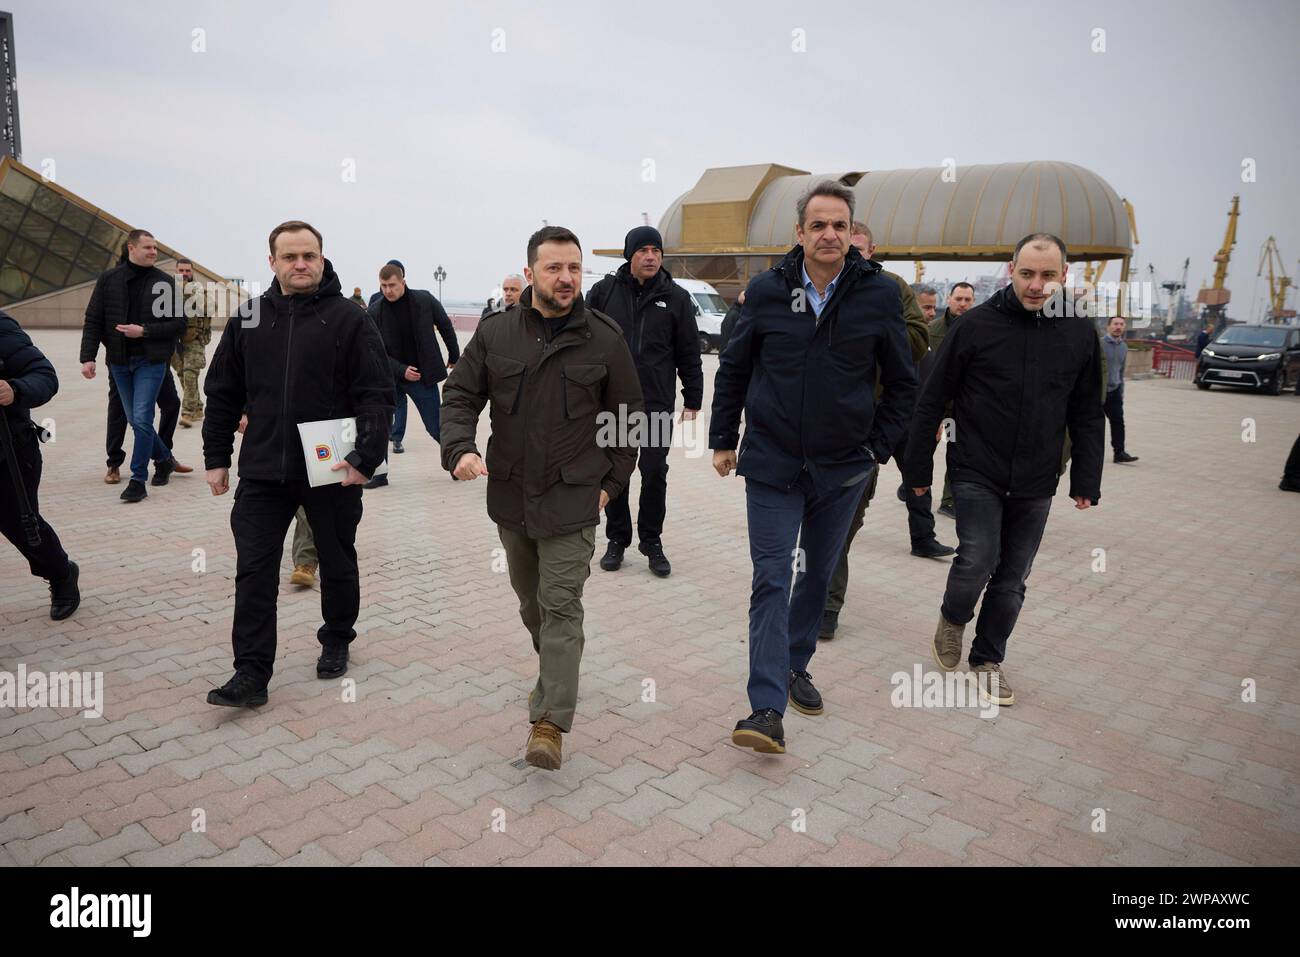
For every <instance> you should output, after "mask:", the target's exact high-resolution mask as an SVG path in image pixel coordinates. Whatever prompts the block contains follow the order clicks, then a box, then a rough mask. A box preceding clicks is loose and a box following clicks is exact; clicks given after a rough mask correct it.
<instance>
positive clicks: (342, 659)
mask: <svg viewBox="0 0 1300 957" xmlns="http://www.w3.org/2000/svg"><path fill="white" fill-rule="evenodd" d="M347 673H348V646H347V645H338V646H336V647H332V648H323V649H321V653H320V657H319V658H317V659H316V677H317V678H341V677H343V676H344V675H345V674H347Z"/></svg>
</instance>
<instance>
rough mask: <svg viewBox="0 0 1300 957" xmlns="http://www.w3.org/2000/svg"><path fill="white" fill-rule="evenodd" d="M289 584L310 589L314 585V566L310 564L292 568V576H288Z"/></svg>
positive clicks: (305, 563) (306, 563)
mask: <svg viewBox="0 0 1300 957" xmlns="http://www.w3.org/2000/svg"><path fill="white" fill-rule="evenodd" d="M289 584H291V585H302V586H303V587H304V588H310V587H311V586H312V585H314V584H316V566H315V565H313V564H311V563H310V562H304V563H303V564H301V565H296V566H294V569H293V574H292V575H290V576H289Z"/></svg>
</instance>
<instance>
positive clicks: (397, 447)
mask: <svg viewBox="0 0 1300 957" xmlns="http://www.w3.org/2000/svg"><path fill="white" fill-rule="evenodd" d="M405 451H406V449H404V448H403V447H402V443H401V442H394V443H393V454H394V455H401V454H402V453H403V452H405Z"/></svg>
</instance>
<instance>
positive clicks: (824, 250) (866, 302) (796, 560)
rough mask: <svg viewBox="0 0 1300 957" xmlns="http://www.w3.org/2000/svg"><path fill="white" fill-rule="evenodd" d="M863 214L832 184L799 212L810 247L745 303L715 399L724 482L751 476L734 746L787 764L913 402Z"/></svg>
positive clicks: (849, 194)
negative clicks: (857, 543) (745, 638)
mask: <svg viewBox="0 0 1300 957" xmlns="http://www.w3.org/2000/svg"><path fill="white" fill-rule="evenodd" d="M853 204H854V194H853V191H852V190H851V189H849V188H848V187H846V186H844V185H842V184H840V183H838V182H834V181H825V182H821V183H818V184H816V185H815V186H813V188H812V189H810V190H809V191H808V192H807V193H806V194H805V195H804V196H803V197H801V198H800V200H799V202H798V204H797V205H796V207H795V211H796V213H797V217H798V226H797V227H796V235H797V237H798V240H799V245H797V246H795V247H794V248H793V249H792V250H790V252H789V253H788V254H787V255H786V257H785V258H784V259H783V260H782V261H781V263H780V264H779V265H777V266H776V267H775V268H773V269H771V270H769V271H767V272H765V273H763V274H761V275H759V276H756V277H755V278H754V279H753V281H752V282H750V284H749V286H748V288H747V289H746V290H745V304H744V307H743V308H742V309H741V312H740V318H739V320H738V321H737V322H736V328H735V331H734V332H733V333H732V336H731V339H730V341H729V342H728V343H727V347H726V349H725V350H724V351H723V353H722V356H721V358H720V360H719V365H718V373H717V376H716V378H715V380H714V386H713V392H714V395H713V416H712V420H711V424H710V429H709V447H710V448H712V449H713V450H714V453H713V467H714V468H715V469H716V470H717V472H718V474H719V475H721V476H724V477H725V476H726V475H728V474H729V473H730V472H731V471H732V470H733V469H735V471H736V474H737V475H743V476H744V477H745V498H746V503H747V509H748V514H749V551H750V558H751V560H752V561H753V564H754V578H753V590H752V592H751V595H750V603H749V701H750V706H751V707H752V708H753V714H751V715H750V716H749V717H748V718H746V719H745V720H743V721H741V722H740V723H739V724H737V725H736V730H735V731H734V732H733V733H732V736H731V740H732V742H733V743H734V744H737V745H739V746H742V747H750V748H753V749H754V750H756V751H762V752H765V753H771V754H781V753H784V751H785V731H784V729H783V727H782V725H781V718H782V716H783V715H784V714H785V705H786V702H787V700H788V701H789V702H790V703H791V704H792V705H794V707H795V709H796V710H797V711H800V712H802V713H804V714H810V715H816V714H821V713H822V710H823V706H822V698H821V695H820V694H819V693H818V691H817V689H816V688H815V687H814V686H813V682H812V676H811V675H809V674H808V670H807V668H808V662H809V660H810V659H811V658H812V656H813V652H814V651H815V650H816V648H817V630H818V626H819V625H820V624H821V618H822V609H823V608H824V607H825V604H826V593H827V588H828V586H829V583H830V577H831V573H832V571H834V569H835V563H836V561H837V560H838V559H839V555H840V550H841V549H842V548H843V547H844V539H845V536H846V535H847V534H848V529H849V521H850V520H851V519H852V517H853V510H854V507H855V506H856V505H857V503H858V501H859V499H860V498H861V497H862V492H863V489H864V488H865V485H864V483H865V482H866V481H867V480H868V479H869V478H870V476H871V474H872V472H873V471H874V470H875V469H876V468H877V467H879V466H880V465H881V464H883V463H885V462H886V461H888V459H889V456H890V453H891V452H892V450H893V448H894V445H895V443H896V442H898V440H899V438H900V437H901V436H902V434H903V431H904V430H905V429H906V427H907V421H908V417H909V416H910V415H911V413H912V403H913V401H914V400H915V397H916V373H915V371H914V370H913V367H912V356H911V352H910V350H909V347H908V342H907V331H906V327H905V325H904V323H903V316H902V314H903V300H902V295H901V293H900V292H899V289H898V284H897V283H896V282H895V281H894V280H893V279H891V278H889V277H888V276H886V275H884V274H882V273H881V269H880V264H879V263H875V262H872V261H870V260H868V259H864V258H863V257H862V254H861V253H859V252H858V251H857V250H856V249H853V248H852V247H851V246H850V245H849V231H850V224H851V222H852V220H853ZM877 370H878V371H879V373H880V384H881V387H882V391H881V395H880V400H879V403H877V401H876V399H875V396H874V393H875V386H876V373H877ZM742 410H743V411H744V414H745V438H744V441H743V442H740V443H739V445H740V451H739V455H737V452H736V447H737V444H738V442H737V440H738V439H739V432H740V414H741V412H742ZM796 546H797V547H796ZM796 572H798V576H797V578H796V579H795V584H794V591H793V594H791V588H790V581H791V577H792V576H793V575H794V574H795V573H796Z"/></svg>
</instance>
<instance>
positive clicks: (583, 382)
mask: <svg viewBox="0 0 1300 957" xmlns="http://www.w3.org/2000/svg"><path fill="white" fill-rule="evenodd" d="M607 372H608V368H607V367H606V366H605V365H604V364H602V363H595V362H583V363H573V364H571V365H567V366H565V367H564V368H563V369H561V370H560V386H561V388H562V391H561V393H560V397H561V402H563V408H564V417H565V418H566V419H581V418H586V417H588V416H592V415H595V414H596V412H597V411H598V410H599V409H600V389H601V385H602V383H604V381H605V376H606V374H607Z"/></svg>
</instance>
